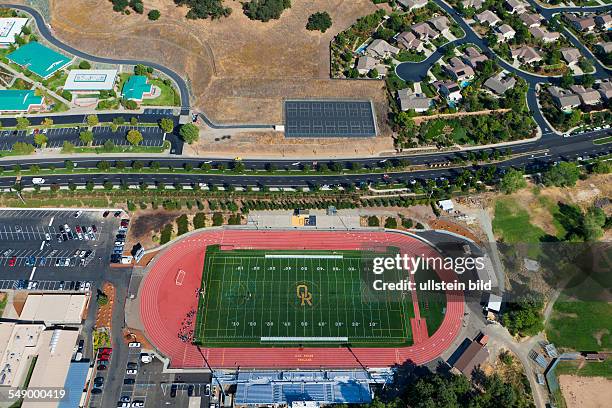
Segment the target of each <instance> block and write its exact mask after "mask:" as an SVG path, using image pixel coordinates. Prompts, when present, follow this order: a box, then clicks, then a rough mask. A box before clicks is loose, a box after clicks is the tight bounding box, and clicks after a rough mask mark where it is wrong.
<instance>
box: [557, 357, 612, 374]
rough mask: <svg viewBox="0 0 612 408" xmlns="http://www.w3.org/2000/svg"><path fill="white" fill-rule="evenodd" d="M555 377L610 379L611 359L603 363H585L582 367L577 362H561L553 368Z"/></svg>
mask: <svg viewBox="0 0 612 408" xmlns="http://www.w3.org/2000/svg"><path fill="white" fill-rule="evenodd" d="M555 373H556V374H557V376H559V375H563V374H569V375H579V376H581V377H605V378H612V359H610V358H609V359H606V360H605V361H602V362H599V361H591V362H585V363H584V364H583V365H582V367H580V363H579V362H578V361H561V362H560V363H559V364H558V365H557V367H556V368H555Z"/></svg>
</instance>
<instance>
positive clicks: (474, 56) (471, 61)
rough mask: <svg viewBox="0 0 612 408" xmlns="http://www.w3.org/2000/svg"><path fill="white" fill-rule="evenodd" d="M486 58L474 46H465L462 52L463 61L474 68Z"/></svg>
mask: <svg viewBox="0 0 612 408" xmlns="http://www.w3.org/2000/svg"><path fill="white" fill-rule="evenodd" d="M486 60H488V58H487V56H486V55H484V54H481V53H480V51H478V50H477V49H476V48H474V47H467V48H466V49H465V51H464V52H463V61H464V62H465V63H466V64H468V65H469V66H470V67H472V68H474V69H476V67H477V66H478V64H482V63H483V62H485V61H486Z"/></svg>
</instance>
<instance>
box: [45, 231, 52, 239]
mask: <svg viewBox="0 0 612 408" xmlns="http://www.w3.org/2000/svg"><path fill="white" fill-rule="evenodd" d="M45 241H51V234H49V233H48V232H46V233H45Z"/></svg>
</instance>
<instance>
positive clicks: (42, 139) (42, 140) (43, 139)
mask: <svg viewBox="0 0 612 408" xmlns="http://www.w3.org/2000/svg"><path fill="white" fill-rule="evenodd" d="M47 140H48V139H47V135H45V134H44V133H37V134H35V135H34V143H36V144H37V145H38V146H40V147H42V146H44V145H46V144H47Z"/></svg>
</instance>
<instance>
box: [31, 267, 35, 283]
mask: <svg viewBox="0 0 612 408" xmlns="http://www.w3.org/2000/svg"><path fill="white" fill-rule="evenodd" d="M34 272H36V267H33V268H32V273H31V274H30V280H32V278H33V277H34Z"/></svg>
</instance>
